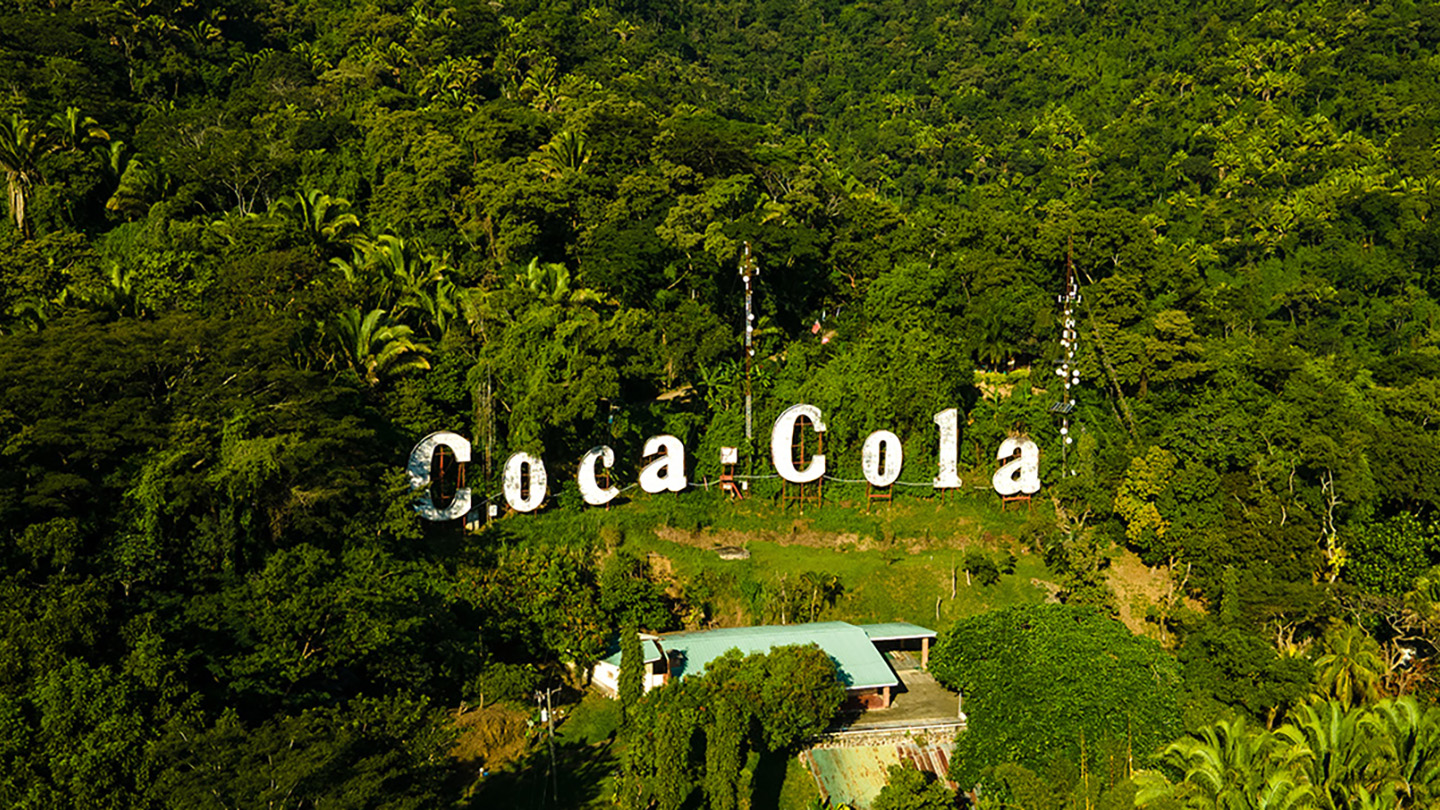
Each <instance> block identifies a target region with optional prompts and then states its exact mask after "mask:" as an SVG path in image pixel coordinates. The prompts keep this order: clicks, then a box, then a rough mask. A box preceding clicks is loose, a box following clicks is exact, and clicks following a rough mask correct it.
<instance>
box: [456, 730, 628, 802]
mask: <svg viewBox="0 0 1440 810" xmlns="http://www.w3.org/2000/svg"><path fill="white" fill-rule="evenodd" d="M617 766H618V760H617V759H616V758H615V754H614V752H613V751H612V750H611V742H610V741H609V740H606V741H601V742H597V743H592V744H588V745H587V744H585V743H581V742H565V741H564V740H563V739H562V738H560V737H557V738H556V739H555V767H554V769H553V771H552V769H551V767H550V749H549V746H548V745H547V744H546V743H545V742H543V741H542V742H540V743H539V744H538V745H537V746H536V748H535V750H534V751H532V752H531V753H530V754H528V755H527V756H526V757H525V758H524V759H522V760H520V762H518V763H516V765H515V766H514V767H513V768H511V769H508V770H505V771H502V772H499V773H493V774H490V775H489V776H486V777H484V778H483V779H482V780H481V781H480V782H479V783H478V785H477V787H476V789H475V792H474V793H473V794H472V795H471V796H469V797H467V799H466V800H465V801H464V803H462V804H461V805H459V806H461V807H465V808H473V810H480V808H490V807H514V808H517V810H518V808H535V809H536V810H539V808H581V807H589V806H591V805H593V804H595V803H596V802H597V800H599V799H601V798H603V797H607V796H608V795H609V794H610V792H611V780H612V778H613V776H614V774H615V771H616V768H617Z"/></svg>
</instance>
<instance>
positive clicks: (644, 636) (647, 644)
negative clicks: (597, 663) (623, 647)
mask: <svg viewBox="0 0 1440 810" xmlns="http://www.w3.org/2000/svg"><path fill="white" fill-rule="evenodd" d="M657 639H659V636H652V635H650V634H649V633H641V634H640V649H641V650H644V651H645V663H647V664H652V663H654V662H656V661H659V660H660V648H659V647H657V646H655V641H656V640H657ZM600 660H601V661H604V662H605V663H607V664H614V665H615V666H617V667H618V666H620V651H619V650H616V651H615V652H613V653H611V654H610V655H607V656H605V657H604V658H601V659H600Z"/></svg>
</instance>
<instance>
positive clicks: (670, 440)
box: [640, 436, 685, 495]
mask: <svg viewBox="0 0 1440 810" xmlns="http://www.w3.org/2000/svg"><path fill="white" fill-rule="evenodd" d="M656 453H663V454H664V455H662V456H660V457H659V458H657V459H655V460H654V461H652V462H650V463H649V464H646V465H645V469H643V470H641V471H640V488H641V489H643V490H645V491H646V492H649V493H650V494H652V495H653V494H655V493H657V492H666V491H669V492H683V491H684V490H685V445H683V444H681V443H680V440H679V439H677V438H675V437H674V436H651V437H650V438H648V439H646V440H645V453H644V454H643V455H642V456H641V458H649V457H650V456H653V455H655V454H656Z"/></svg>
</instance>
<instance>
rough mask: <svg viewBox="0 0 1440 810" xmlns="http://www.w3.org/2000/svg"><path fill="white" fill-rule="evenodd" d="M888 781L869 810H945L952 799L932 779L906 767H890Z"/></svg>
mask: <svg viewBox="0 0 1440 810" xmlns="http://www.w3.org/2000/svg"><path fill="white" fill-rule="evenodd" d="M887 776H888V781H886V783H885V787H883V788H881V789H880V794H879V795H878V796H876V797H875V802H874V803H873V804H871V805H870V807H871V808H872V809H873V810H948V809H949V808H952V807H954V806H955V797H954V795H952V794H951V793H950V791H948V790H946V789H945V786H944V785H942V784H940V783H939V781H937V780H936V779H935V776H934V774H929V773H925V772H924V771H919V770H916V769H915V768H912V767H909V766H906V765H891V766H890V770H889V772H888V773H887Z"/></svg>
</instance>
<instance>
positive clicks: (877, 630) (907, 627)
mask: <svg viewBox="0 0 1440 810" xmlns="http://www.w3.org/2000/svg"><path fill="white" fill-rule="evenodd" d="M860 629H861V630H864V631H865V635H867V636H869V637H870V640H871V641H872V642H874V644H875V646H876V648H878V649H880V650H882V651H883V650H904V649H909V648H910V647H912V646H914V645H916V644H918V645H919V648H920V668H921V669H928V668H929V666H930V641H931V640H932V639H934V638H935V637H936V633H935V631H934V630H930V629H928V628H924V627H921V626H920V625H918V624H911V623H909V622H885V623H883V624H862V625H860Z"/></svg>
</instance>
